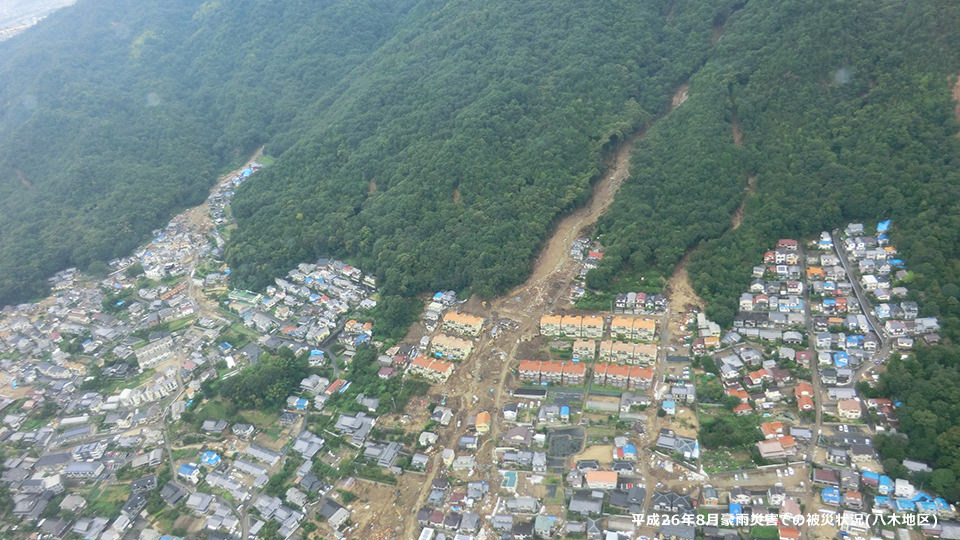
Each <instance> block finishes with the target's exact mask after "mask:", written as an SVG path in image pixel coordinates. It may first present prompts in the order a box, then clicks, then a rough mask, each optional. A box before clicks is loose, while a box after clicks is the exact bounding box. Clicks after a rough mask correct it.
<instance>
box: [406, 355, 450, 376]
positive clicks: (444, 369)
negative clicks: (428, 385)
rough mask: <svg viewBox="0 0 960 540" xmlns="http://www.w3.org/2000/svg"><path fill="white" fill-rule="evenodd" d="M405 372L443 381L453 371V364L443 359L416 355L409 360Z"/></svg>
mask: <svg viewBox="0 0 960 540" xmlns="http://www.w3.org/2000/svg"><path fill="white" fill-rule="evenodd" d="M407 373H411V374H414V375H420V376H422V377H423V378H425V379H427V380H428V381H432V382H444V381H446V380H447V379H448V378H449V377H450V375H451V374H452V373H453V364H452V363H450V362H446V361H444V360H434V359H431V358H428V357H426V356H418V357H416V358H414V359H413V361H411V362H410V365H409V366H408V367H407Z"/></svg>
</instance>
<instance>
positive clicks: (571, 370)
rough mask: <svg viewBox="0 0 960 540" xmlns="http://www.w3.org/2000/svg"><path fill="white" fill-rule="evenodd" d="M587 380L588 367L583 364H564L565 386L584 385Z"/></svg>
mask: <svg viewBox="0 0 960 540" xmlns="http://www.w3.org/2000/svg"><path fill="white" fill-rule="evenodd" d="M586 378H587V366H586V365H584V364H583V363H581V362H564V363H563V384H583V381H585V380H586Z"/></svg>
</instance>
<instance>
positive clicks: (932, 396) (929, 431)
mask: <svg viewBox="0 0 960 540" xmlns="http://www.w3.org/2000/svg"><path fill="white" fill-rule="evenodd" d="M957 358H960V351H958V350H957V347H956V346H950V347H934V348H923V349H919V350H917V351H916V353H915V354H914V355H913V356H912V357H910V358H899V357H894V358H891V360H890V361H889V362H888V363H887V371H886V372H884V373H883V374H882V375H881V376H880V385H879V386H878V387H877V389H876V390H877V394H878V395H888V396H897V397H898V398H899V399H900V400H902V402H903V406H902V407H900V408H898V409H897V416H898V417H899V418H900V426H899V428H898V429H899V431H900V432H901V433H904V434H906V435H907V436H909V437H910V439H909V441H908V440H906V439H905V438H903V437H900V436H897V435H879V436H878V437H877V450H878V451H879V452H880V454H881V456H882V457H883V458H884V459H883V466H884V468H885V469H886V470H887V472H889V473H891V474H896V473H901V474H902V473H903V472H904V471H903V470H902V466H901V465H900V461H901V460H902V459H903V458H905V457H909V458H914V459H919V460H921V461H925V462H927V463H929V464H930V466H931V467H933V469H934V470H933V473H932V474H930V476H929V478H928V482H927V483H926V485H929V486H930V487H931V488H933V489H934V490H935V491H937V492H938V493H942V494H943V495H944V496H946V497H947V498H949V499H950V500H954V501H955V500H960V483H958V482H956V479H957V478H960V405H958V402H957V400H958V396H960V365H958V364H957Z"/></svg>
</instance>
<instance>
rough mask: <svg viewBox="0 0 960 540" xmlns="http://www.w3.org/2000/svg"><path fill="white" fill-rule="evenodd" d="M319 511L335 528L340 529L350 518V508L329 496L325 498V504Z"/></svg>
mask: <svg viewBox="0 0 960 540" xmlns="http://www.w3.org/2000/svg"><path fill="white" fill-rule="evenodd" d="M318 513H319V514H320V515H321V516H323V517H324V518H325V519H326V521H327V523H329V524H330V526H331V527H333V529H334V530H337V529H339V528H340V526H341V525H343V523H344V522H345V521H346V520H347V519H349V518H350V511H349V510H347V509H346V508H344V507H343V506H340V505H339V504H337V503H336V502H334V501H332V500H330V499H328V498H325V499H324V500H323V505H321V506H320V509H319V510H318Z"/></svg>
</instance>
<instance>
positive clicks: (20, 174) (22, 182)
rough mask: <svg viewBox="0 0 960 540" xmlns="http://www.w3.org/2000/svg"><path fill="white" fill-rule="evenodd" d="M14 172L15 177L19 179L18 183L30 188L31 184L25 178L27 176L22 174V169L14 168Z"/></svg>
mask: <svg viewBox="0 0 960 540" xmlns="http://www.w3.org/2000/svg"><path fill="white" fill-rule="evenodd" d="M14 172H16V173H17V178H18V179H19V180H20V183H21V184H23V187H25V188H32V187H33V184H32V183H31V182H30V181H29V180H27V177H26V176H24V175H23V171H21V170H20V169H14Z"/></svg>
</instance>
